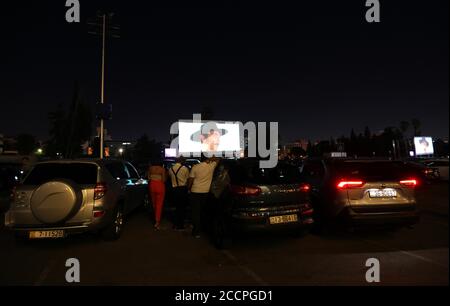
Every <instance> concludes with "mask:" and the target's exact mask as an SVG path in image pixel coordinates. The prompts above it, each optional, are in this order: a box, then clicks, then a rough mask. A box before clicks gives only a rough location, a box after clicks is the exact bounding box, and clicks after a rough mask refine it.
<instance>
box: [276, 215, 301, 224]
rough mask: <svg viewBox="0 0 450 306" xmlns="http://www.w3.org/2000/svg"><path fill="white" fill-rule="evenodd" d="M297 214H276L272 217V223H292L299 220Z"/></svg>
mask: <svg viewBox="0 0 450 306" xmlns="http://www.w3.org/2000/svg"><path fill="white" fill-rule="evenodd" d="M297 221H298V216H297V215H285V216H275V217H270V224H283V223H292V222H297Z"/></svg>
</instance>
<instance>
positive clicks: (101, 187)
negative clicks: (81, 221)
mask: <svg viewBox="0 0 450 306" xmlns="http://www.w3.org/2000/svg"><path fill="white" fill-rule="evenodd" d="M107 191H108V188H107V187H106V183H97V185H95V188H94V200H100V199H101V198H103V197H104V196H105V194H106V192H107Z"/></svg>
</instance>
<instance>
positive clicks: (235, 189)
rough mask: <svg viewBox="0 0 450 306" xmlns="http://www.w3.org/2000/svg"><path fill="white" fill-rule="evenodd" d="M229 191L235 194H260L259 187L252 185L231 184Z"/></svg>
mask: <svg viewBox="0 0 450 306" xmlns="http://www.w3.org/2000/svg"><path fill="white" fill-rule="evenodd" d="M231 192H232V193H233V194H235V195H246V196H257V195H259V194H261V192H262V191H261V188H259V187H252V186H231Z"/></svg>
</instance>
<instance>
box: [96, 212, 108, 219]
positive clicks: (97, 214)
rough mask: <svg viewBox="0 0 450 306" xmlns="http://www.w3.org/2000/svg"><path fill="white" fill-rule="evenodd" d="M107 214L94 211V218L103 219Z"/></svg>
mask: <svg viewBox="0 0 450 306" xmlns="http://www.w3.org/2000/svg"><path fill="white" fill-rule="evenodd" d="M105 214H106V212H105V211H104V210H97V211H94V218H101V217H103V216H104V215H105Z"/></svg>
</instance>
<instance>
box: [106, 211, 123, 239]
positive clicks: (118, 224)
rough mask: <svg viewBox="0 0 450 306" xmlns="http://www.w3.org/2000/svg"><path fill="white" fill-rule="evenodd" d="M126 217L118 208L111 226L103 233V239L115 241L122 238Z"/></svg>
mask: <svg viewBox="0 0 450 306" xmlns="http://www.w3.org/2000/svg"><path fill="white" fill-rule="evenodd" d="M123 224H124V215H123V209H122V208H121V207H117V208H116V209H115V211H114V217H113V220H112V221H111V223H110V224H108V226H107V227H106V228H105V229H104V230H103V231H102V236H103V239H105V240H107V241H114V240H117V239H119V238H120V236H121V234H122V231H123Z"/></svg>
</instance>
